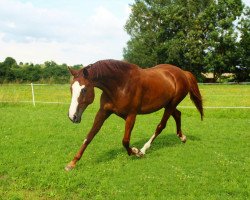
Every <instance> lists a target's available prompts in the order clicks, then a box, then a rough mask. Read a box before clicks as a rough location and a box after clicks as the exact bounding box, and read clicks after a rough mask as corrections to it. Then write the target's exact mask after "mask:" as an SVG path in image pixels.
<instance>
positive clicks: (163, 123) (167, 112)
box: [141, 108, 172, 154]
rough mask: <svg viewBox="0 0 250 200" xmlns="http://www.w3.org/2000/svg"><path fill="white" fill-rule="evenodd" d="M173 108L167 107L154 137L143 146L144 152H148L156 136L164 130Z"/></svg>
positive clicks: (142, 150)
mask: <svg viewBox="0 0 250 200" xmlns="http://www.w3.org/2000/svg"><path fill="white" fill-rule="evenodd" d="M171 112H172V110H171V109H168V108H165V110H164V114H163V116H162V119H161V122H160V123H159V124H158V126H157V127H156V130H155V133H154V135H152V137H151V138H150V139H149V141H148V142H147V143H145V144H144V146H143V147H142V148H141V152H142V153H143V154H145V153H146V150H147V149H149V147H150V146H151V143H152V142H153V141H154V140H155V138H156V137H157V136H158V135H159V134H160V133H161V132H162V130H163V129H164V128H165V127H166V124H167V121H168V119H169V117H170V115H171Z"/></svg>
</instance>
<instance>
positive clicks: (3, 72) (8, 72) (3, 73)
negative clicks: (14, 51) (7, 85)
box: [0, 57, 18, 83]
mask: <svg viewBox="0 0 250 200" xmlns="http://www.w3.org/2000/svg"><path fill="white" fill-rule="evenodd" d="M17 67H18V65H17V62H16V60H15V59H14V58H11V57H7V58H6V59H5V60H4V62H3V63H1V64H0V82H1V83H2V82H3V81H14V80H15V75H14V73H13V69H15V68H17Z"/></svg>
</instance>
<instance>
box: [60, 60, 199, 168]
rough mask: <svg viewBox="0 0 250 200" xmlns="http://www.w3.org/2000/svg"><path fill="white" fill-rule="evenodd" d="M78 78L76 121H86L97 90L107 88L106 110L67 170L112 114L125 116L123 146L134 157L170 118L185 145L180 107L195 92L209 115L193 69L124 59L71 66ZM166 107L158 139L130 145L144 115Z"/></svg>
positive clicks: (195, 99)
mask: <svg viewBox="0 0 250 200" xmlns="http://www.w3.org/2000/svg"><path fill="white" fill-rule="evenodd" d="M69 71H70V73H71V74H72V76H73V80H72V83H71V87H70V89H71V96H72V99H71V104H70V107H69V112H68V117H69V119H70V120H71V121H72V122H73V123H80V122H81V117H82V113H83V112H84V110H85V109H86V108H87V106H88V105H90V104H91V103H92V102H93V101H94V98H95V93H94V88H95V87H97V88H99V89H100V90H102V94H101V98H100V108H99V110H98V112H97V114H96V116H95V120H94V123H93V125H92V128H91V129H90V131H89V133H88V134H87V137H86V139H85V140H84V141H83V144H82V145H81V147H80V150H79V151H78V152H77V154H76V155H75V156H74V158H73V160H72V161H71V162H69V163H68V165H67V166H66V167H65V170H67V171H70V170H71V169H73V168H74V167H75V166H76V163H77V161H79V160H80V159H81V157H82V155H83V153H84V151H85V149H86V148H87V146H88V145H89V144H90V142H91V141H92V139H93V138H94V137H95V135H96V134H97V133H98V131H99V130H100V129H101V127H102V125H103V123H104V121H105V120H106V119H108V117H109V116H110V115H111V114H116V115H117V116H119V117H121V118H123V119H124V120H125V133H124V137H123V139H122V144H123V146H124V147H125V149H126V150H127V153H128V155H135V156H137V157H142V156H143V155H145V153H146V150H147V149H149V148H150V146H151V143H152V142H153V141H154V140H155V138H156V137H157V136H158V135H159V134H160V133H161V132H162V130H163V129H164V128H165V127H166V123H167V121H168V119H169V117H170V116H173V118H174V120H175V122H176V129H177V136H178V137H179V138H180V140H181V141H182V142H183V143H185V142H186V136H185V135H184V134H183V133H182V130H181V112H180V111H179V110H178V109H177V108H176V107H177V105H178V104H179V103H180V102H181V101H182V100H183V99H184V98H185V97H186V95H187V94H188V93H189V94H190V99H191V100H192V101H193V103H194V105H195V106H196V108H197V109H198V111H199V113H200V116H201V119H203V103H202V96H201V94H200V91H199V88H198V85H197V81H196V78H195V77H194V75H193V74H192V73H191V72H188V71H184V70H182V69H180V68H178V67H176V66H173V65H170V64H160V65H157V66H155V67H152V68H147V69H142V68H140V67H139V66H137V65H135V64H131V63H128V62H125V61H118V60H100V61H98V62H96V63H94V64H90V65H88V66H87V67H84V68H82V69H80V70H74V69H72V68H69ZM162 108H164V113H163V116H162V119H161V121H160V123H159V124H158V126H157V127H156V130H155V132H154V134H153V135H152V137H151V138H150V139H149V140H148V142H146V143H145V144H144V146H143V147H142V148H141V149H140V150H139V149H138V148H136V147H132V148H131V147H130V136H131V131H132V129H133V127H134V124H135V121H136V116H137V115H138V114H149V113H152V112H155V111H158V110H160V109H162Z"/></svg>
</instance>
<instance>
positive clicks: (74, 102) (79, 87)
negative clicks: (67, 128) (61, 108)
mask: <svg viewBox="0 0 250 200" xmlns="http://www.w3.org/2000/svg"><path fill="white" fill-rule="evenodd" d="M84 87H85V85H80V84H79V82H78V81H76V82H74V84H73V85H72V98H71V104H70V107H69V118H70V119H72V120H73V118H74V114H75V113H76V109H77V106H78V101H77V99H78V97H79V96H80V93H81V90H82V89H83V88H84Z"/></svg>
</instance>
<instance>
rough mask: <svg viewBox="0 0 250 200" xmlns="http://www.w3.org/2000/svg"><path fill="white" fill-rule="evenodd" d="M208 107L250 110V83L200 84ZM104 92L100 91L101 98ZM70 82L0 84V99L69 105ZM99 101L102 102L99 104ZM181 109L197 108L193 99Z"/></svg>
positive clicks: (97, 94) (0, 100)
mask: <svg viewBox="0 0 250 200" xmlns="http://www.w3.org/2000/svg"><path fill="white" fill-rule="evenodd" d="M199 87H200V90H201V93H202V95H203V97H204V105H205V108H207V109H218V108H223V109H250V85H238V84H237V85H225V84H217V85H211V84H209V85H205V84H200V86H199ZM100 94H101V92H100V91H99V90H97V91H96V100H97V101H99V97H100ZM70 100H71V95H70V90H69V84H33V83H31V84H3V85H0V102H6V103H30V104H32V105H33V106H36V104H38V103H39V104H67V105H68V104H69V103H70ZM97 104H98V103H97ZM179 107H181V108H195V107H194V106H193V104H192V103H191V101H190V100H189V98H185V99H184V101H183V102H182V103H181V104H180V106H179Z"/></svg>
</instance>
